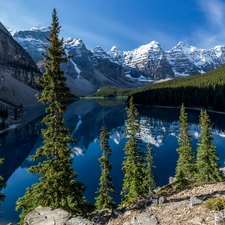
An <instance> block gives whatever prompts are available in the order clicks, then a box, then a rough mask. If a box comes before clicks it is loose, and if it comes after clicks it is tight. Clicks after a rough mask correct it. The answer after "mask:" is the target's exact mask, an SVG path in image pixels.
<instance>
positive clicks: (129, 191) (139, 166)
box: [121, 97, 147, 206]
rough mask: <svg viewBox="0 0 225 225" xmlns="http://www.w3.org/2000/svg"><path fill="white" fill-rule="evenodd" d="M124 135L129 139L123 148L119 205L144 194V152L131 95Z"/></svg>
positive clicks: (132, 200) (131, 201)
mask: <svg viewBox="0 0 225 225" xmlns="http://www.w3.org/2000/svg"><path fill="white" fill-rule="evenodd" d="M126 112H127V120H126V121H125V123H126V133H125V135H126V137H128V138H129V140H128V141H127V142H126V145H125V148H124V153H125V157H124V161H123V167H122V170H123V174H124V179H123V184H122V191H121V195H122V201H121V206H123V205H126V204H130V203H135V202H136V200H138V199H139V198H143V197H144V196H146V182H147V181H146V168H145V166H144V165H145V153H144V152H142V151H141V149H140V146H141V144H140V143H141V142H140V137H139V136H140V125H139V122H138V120H137V116H138V110H137V109H136V107H135V106H134V102H133V97H131V98H130V100H129V107H128V108H127V109H126Z"/></svg>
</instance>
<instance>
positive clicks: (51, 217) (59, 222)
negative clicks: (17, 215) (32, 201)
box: [24, 206, 72, 225]
mask: <svg viewBox="0 0 225 225" xmlns="http://www.w3.org/2000/svg"><path fill="white" fill-rule="evenodd" d="M71 217H72V215H71V213H68V212H67V211H65V210H63V209H55V210H52V209H51V208H49V207H42V206H38V207H37V208H36V209H35V210H33V211H31V212H30V213H29V214H27V215H26V216H25V218H24V223H25V224H27V225H36V224H37V225H65V224H66V222H67V221H68V220H69V219H70V218H71Z"/></svg>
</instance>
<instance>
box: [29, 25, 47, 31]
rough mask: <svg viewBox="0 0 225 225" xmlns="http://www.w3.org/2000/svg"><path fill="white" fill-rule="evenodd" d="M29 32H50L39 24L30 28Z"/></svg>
mask: <svg viewBox="0 0 225 225" xmlns="http://www.w3.org/2000/svg"><path fill="white" fill-rule="evenodd" d="M30 30H32V31H42V32H46V31H50V30H51V27H50V26H45V25H41V24H39V25H36V26H33V27H31V28H30Z"/></svg>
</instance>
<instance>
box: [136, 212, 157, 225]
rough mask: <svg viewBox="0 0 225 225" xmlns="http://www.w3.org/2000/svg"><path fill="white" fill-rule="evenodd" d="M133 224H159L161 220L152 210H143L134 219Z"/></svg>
mask: <svg viewBox="0 0 225 225" xmlns="http://www.w3.org/2000/svg"><path fill="white" fill-rule="evenodd" d="M132 224H133V225H159V221H158V219H157V218H156V216H155V215H154V214H153V213H152V212H142V213H141V214H140V215H139V216H137V217H134V218H133V220H132Z"/></svg>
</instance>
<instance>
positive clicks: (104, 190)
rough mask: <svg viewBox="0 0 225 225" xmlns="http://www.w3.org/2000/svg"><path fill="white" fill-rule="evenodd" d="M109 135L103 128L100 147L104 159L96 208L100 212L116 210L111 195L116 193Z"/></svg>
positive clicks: (101, 164) (100, 159) (102, 159)
mask: <svg viewBox="0 0 225 225" xmlns="http://www.w3.org/2000/svg"><path fill="white" fill-rule="evenodd" d="M108 140H109V135H108V131H107V128H106V127H105V126H102V128H101V133H100V147H101V150H102V157H101V158H99V162H100V167H101V172H102V173H101V177H100V182H99V186H100V187H99V189H98V191H97V192H96V193H97V194H98V197H96V203H95V205H96V208H97V209H98V210H101V209H105V208H109V209H112V208H115V202H114V201H113V198H112V197H111V196H110V194H113V193H115V190H114V186H113V182H112V177H111V175H110V172H111V169H112V164H111V163H110V161H109V157H110V156H111V152H112V151H111V148H110V146H109V141H108Z"/></svg>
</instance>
